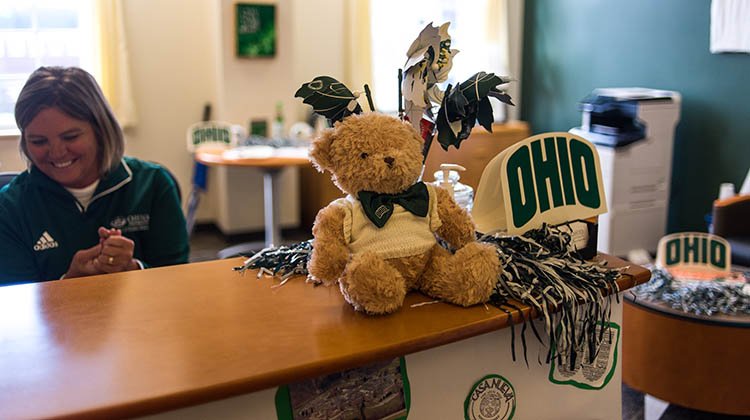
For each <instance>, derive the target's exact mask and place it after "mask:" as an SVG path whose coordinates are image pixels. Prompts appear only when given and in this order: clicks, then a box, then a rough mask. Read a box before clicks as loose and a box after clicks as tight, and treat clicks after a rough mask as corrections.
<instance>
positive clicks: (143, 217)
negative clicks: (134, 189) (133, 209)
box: [109, 214, 151, 232]
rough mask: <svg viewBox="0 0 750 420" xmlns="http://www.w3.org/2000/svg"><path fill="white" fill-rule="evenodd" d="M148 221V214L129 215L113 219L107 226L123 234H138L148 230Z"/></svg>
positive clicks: (149, 217)
mask: <svg viewBox="0 0 750 420" xmlns="http://www.w3.org/2000/svg"><path fill="white" fill-rule="evenodd" d="M150 219H151V216H150V215H148V214H129V215H127V216H117V217H115V218H114V219H112V220H111V221H110V222H109V225H110V226H111V227H113V228H115V229H120V230H122V231H123V232H138V231H142V230H148V224H149V221H150Z"/></svg>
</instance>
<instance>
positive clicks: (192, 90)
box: [124, 0, 346, 224]
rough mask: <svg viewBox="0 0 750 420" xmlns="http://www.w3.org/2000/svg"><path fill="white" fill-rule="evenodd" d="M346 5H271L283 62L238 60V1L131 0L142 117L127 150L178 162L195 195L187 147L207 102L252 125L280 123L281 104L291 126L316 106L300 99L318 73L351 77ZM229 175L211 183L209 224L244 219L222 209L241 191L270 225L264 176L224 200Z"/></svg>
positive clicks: (306, 1) (247, 209) (205, 205)
mask: <svg viewBox="0 0 750 420" xmlns="http://www.w3.org/2000/svg"><path fill="white" fill-rule="evenodd" d="M344 1H346V0H314V1H311V0H278V1H276V2H271V3H275V4H276V5H277V10H276V13H277V21H276V23H277V27H278V43H277V55H276V57H274V58H269V59H239V58H235V56H234V4H235V3H236V1H233V0H220V1H216V0H191V1H180V0H159V1H153V0H128V1H126V2H124V11H125V26H126V36H127V40H128V47H129V51H130V56H131V63H130V65H131V73H132V76H133V83H134V89H135V92H134V94H135V100H136V103H137V108H138V120H139V123H138V126H137V127H136V128H135V129H133V130H129V131H128V132H127V133H126V137H127V140H128V145H127V153H128V154H130V155H133V156H136V157H139V158H143V159H148V160H154V161H158V162H161V163H163V164H164V165H166V166H168V167H169V168H170V169H171V170H172V171H173V172H174V173H175V175H176V176H177V178H178V179H179V181H180V184H181V186H182V189H183V195H186V194H187V191H189V188H190V177H191V173H192V165H193V163H192V162H193V161H192V157H191V156H190V154H188V152H187V151H186V148H185V131H186V129H187V127H188V126H189V125H190V124H192V123H194V122H196V121H199V120H200V118H201V111H202V107H203V104H204V103H206V102H211V104H212V105H213V118H214V119H218V120H224V121H229V122H233V123H237V124H240V125H243V126H245V127H247V122H248V120H249V119H250V118H270V117H271V116H272V115H273V113H274V109H275V104H276V102H277V101H282V102H283V103H284V110H285V114H286V117H287V118H286V126H287V128H288V127H289V126H290V125H291V123H293V122H294V121H296V120H298V119H300V118H302V117H303V116H304V112H305V111H306V108H307V106H305V105H302V104H301V100H299V99H296V98H294V92H295V91H296V90H297V88H298V87H299V86H300V85H301V84H302V83H303V82H306V81H309V80H311V79H312V78H313V77H314V76H317V75H320V74H331V75H336V74H341V73H342V72H343V3H344ZM219 172H220V171H213V173H214V174H215V176H213V177H210V183H209V190H210V193H209V194H208V195H207V197H205V198H204V200H203V201H202V202H201V206H200V208H199V213H198V218H199V221H209V220H216V219H217V218H219V217H229V216H227V215H229V214H237V213H238V211H237V209H234V210H233V211H230V209H227V208H220V207H226V206H225V205H224V204H226V198H227V196H229V197H231V196H238V195H241V196H243V197H245V200H242V202H241V203H231V205H232V206H235V207H241V208H242V209H244V210H242V211H240V212H239V213H243V212H244V213H245V214H247V215H249V216H253V217H254V219H253V220H256V221H257V222H258V223H260V221H261V220H262V200H261V198H262V190H261V189H260V188H261V181H260V174H259V173H258V172H256V173H254V174H251V175H249V176H251V177H254V179H251V180H248V181H247V182H242V183H241V185H237V186H233V185H230V186H229V190H228V191H224V192H223V194H221V196H222V197H220V194H219V191H217V190H218V189H220V188H221V187H222V184H224V182H226V179H227V176H226V174H225V173H219ZM251 172H252V171H251ZM235 190H236V191H235ZM251 198H252V199H251ZM220 203H223V204H222V205H219V204H220ZM220 213H223V216H222V214H220ZM283 219H284V217H283V216H282V222H283ZM251 222H252V221H251ZM252 223H255V222H252ZM252 223H251V224H252Z"/></svg>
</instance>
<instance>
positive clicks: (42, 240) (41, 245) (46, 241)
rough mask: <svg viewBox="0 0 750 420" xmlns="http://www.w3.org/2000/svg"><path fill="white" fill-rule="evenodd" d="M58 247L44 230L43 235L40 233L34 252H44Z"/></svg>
mask: <svg viewBox="0 0 750 420" xmlns="http://www.w3.org/2000/svg"><path fill="white" fill-rule="evenodd" d="M58 246H60V245H59V244H58V243H57V241H56V240H54V239H52V235H50V234H49V233H48V232H47V231H46V230H45V231H44V233H42V236H40V237H39V239H38V240H37V241H36V245H34V251H44V250H45V249H52V248H57V247H58Z"/></svg>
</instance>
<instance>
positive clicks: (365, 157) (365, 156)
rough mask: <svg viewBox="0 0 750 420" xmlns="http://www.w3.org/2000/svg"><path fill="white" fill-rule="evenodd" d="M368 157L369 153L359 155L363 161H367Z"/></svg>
mask: <svg viewBox="0 0 750 420" xmlns="http://www.w3.org/2000/svg"><path fill="white" fill-rule="evenodd" d="M367 156H370V155H369V154H368V153H367V152H362V154H360V155H359V157H361V158H362V159H367Z"/></svg>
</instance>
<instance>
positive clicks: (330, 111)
mask: <svg viewBox="0 0 750 420" xmlns="http://www.w3.org/2000/svg"><path fill="white" fill-rule="evenodd" d="M294 97H295V98H302V102H304V103H306V104H308V105H310V106H312V107H313V111H315V112H317V113H318V114H320V115H323V116H324V117H326V118H328V120H329V122H331V123H334V122H336V121H341V120H342V119H344V118H346V117H348V116H349V115H352V114H360V113H362V107H360V106H359V103H358V102H357V98H358V97H359V95H355V94H354V93H352V91H351V90H349V88H347V87H346V86H345V85H344V84H343V83H341V82H339V81H338V80H336V79H334V78H333V77H330V76H318V77H316V78H314V79H313V80H312V81H310V82H307V83H305V84H304V85H302V86H301V87H300V88H299V89H297V92H295V93H294Z"/></svg>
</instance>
